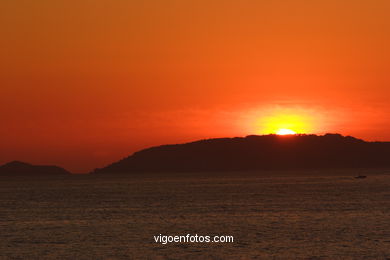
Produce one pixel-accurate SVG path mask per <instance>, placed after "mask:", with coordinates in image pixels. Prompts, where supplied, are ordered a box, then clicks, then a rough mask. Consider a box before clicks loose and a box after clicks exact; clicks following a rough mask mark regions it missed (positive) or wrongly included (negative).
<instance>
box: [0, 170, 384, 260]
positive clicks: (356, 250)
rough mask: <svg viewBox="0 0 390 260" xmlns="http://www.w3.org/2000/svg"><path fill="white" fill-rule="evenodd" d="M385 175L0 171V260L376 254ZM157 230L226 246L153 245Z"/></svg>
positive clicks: (380, 236) (380, 245)
mask: <svg viewBox="0 0 390 260" xmlns="http://www.w3.org/2000/svg"><path fill="white" fill-rule="evenodd" d="M386 173H387V172H383V174H381V175H372V176H369V177H368V178H366V179H354V178H353V176H354V175H356V174H355V172H337V174H335V173H334V172H333V174H332V175H333V176H321V174H319V173H316V174H315V175H316V177H311V175H310V174H306V176H295V177H293V176H290V177H264V176H262V177H261V176H257V177H253V176H252V177H250V176H241V177H238V175H239V174H231V175H229V176H214V177H210V176H211V174H200V177H199V175H196V174H192V176H187V177H181V176H177V175H164V176H158V175H155V176H148V177H145V176H143V175H137V176H68V177H51V178H38V179H37V178H35V179H34V178H26V177H6V176H1V177H0V258H1V259H386V258H390V175H386ZM268 174H269V173H268ZM268 174H267V175H268ZM323 174H325V173H323ZM208 175H209V176H208ZM337 175H340V176H337ZM160 234H162V235H187V234H190V235H196V234H198V235H210V236H213V235H231V236H233V237H234V242H233V243H168V244H166V245H163V244H161V243H156V242H155V241H154V238H153V236H158V235H160Z"/></svg>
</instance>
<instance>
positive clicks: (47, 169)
mask: <svg viewBox="0 0 390 260" xmlns="http://www.w3.org/2000/svg"><path fill="white" fill-rule="evenodd" d="M64 174H70V172H68V171H67V170H65V169H63V168H61V167H58V166H52V165H32V164H29V163H25V162H20V161H13V162H9V163H6V164H4V165H2V166H0V175H64Z"/></svg>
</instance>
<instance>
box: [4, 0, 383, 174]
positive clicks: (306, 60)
mask: <svg viewBox="0 0 390 260" xmlns="http://www.w3.org/2000/svg"><path fill="white" fill-rule="evenodd" d="M389 13H390V1H388V0H383V1H375V0H365V1H359V0H343V1H340V0H324V1H321V0H318V1H309V0H306V1H303V0H302V1H300V0H284V1H278V0H267V1H266V0H264V1H261V0H253V1H249V0H240V1H230V0H207V1H203V0H194V1H191V0H186V1H183V0H176V1H171V0H161V1H159V0H154V1H152V0H151V1H147V0H139V1H131V0H110V1H107V0H106V1H103V0H89V1H86V0H84V1H83V0H56V1H52V0H18V1H1V2H0V35H1V36H0V57H1V60H0V120H1V121H0V122H1V127H0V144H1V145H0V163H4V162H7V161H10V160H15V159H18V160H24V161H28V162H32V163H43V164H57V165H60V166H64V167H66V168H67V169H69V170H72V171H79V172H80V171H87V170H91V169H93V168H94V167H101V166H104V165H105V164H107V163H109V162H112V161H115V160H117V159H120V158H122V157H124V156H127V155H129V154H130V153H132V152H134V151H135V150H138V149H140V148H144V147H147V146H150V145H156V144H163V143H176V142H183V141H190V140H194V139H199V138H208V137H225V136H243V135H247V134H262V133H265V131H266V130H265V129H266V128H265V127H264V124H265V123H264V120H265V118H269V117H273V116H279V115H280V114H285V113H287V114H291V115H295V116H298V117H300V116H301V117H307V118H309V119H308V120H309V121H310V123H309V124H310V126H308V127H306V129H307V130H306V131H307V132H311V133H319V134H320V133H325V132H339V133H342V134H345V135H354V136H356V137H360V138H364V139H367V140H390V131H389V130H388V129H389V128H390V116H389V112H390V103H389V102H388V100H389V98H390V85H389V83H390V78H389V77H390V73H389V71H388V69H389V68H390V63H389V62H390V49H389V47H388V46H390V17H389Z"/></svg>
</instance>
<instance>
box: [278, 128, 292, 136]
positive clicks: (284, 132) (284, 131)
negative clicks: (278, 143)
mask: <svg viewBox="0 0 390 260" xmlns="http://www.w3.org/2000/svg"><path fill="white" fill-rule="evenodd" d="M276 134H277V135H295V134H296V132H295V131H293V130H291V129H285V128H282V129H279V130H278V131H277V132H276Z"/></svg>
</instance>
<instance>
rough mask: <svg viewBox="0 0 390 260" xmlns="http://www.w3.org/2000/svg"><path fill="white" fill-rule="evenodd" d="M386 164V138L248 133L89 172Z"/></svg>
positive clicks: (389, 162)
mask: <svg viewBox="0 0 390 260" xmlns="http://www.w3.org/2000/svg"><path fill="white" fill-rule="evenodd" d="M387 167H390V142H366V141H364V140H360V139H357V138H354V137H351V136H342V135H340V134H326V135H321V136H319V135H287V136H279V135H262V136H257V135H250V136H246V137H235V138H217V139H207V140H200V141H195V142H191V143H185V144H173V145H162V146H156V147H151V148H148V149H144V150H141V151H138V152H136V153H134V154H133V155H131V156H129V157H127V158H124V159H122V160H120V161H118V162H115V163H113V164H111V165H108V166H107V167H104V168H100V169H95V170H94V171H93V173H96V174H104V173H132V172H205V171H206V172H207V171H208V172H215V171H217V172H226V171H258V170H299V169H332V168H387Z"/></svg>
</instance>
